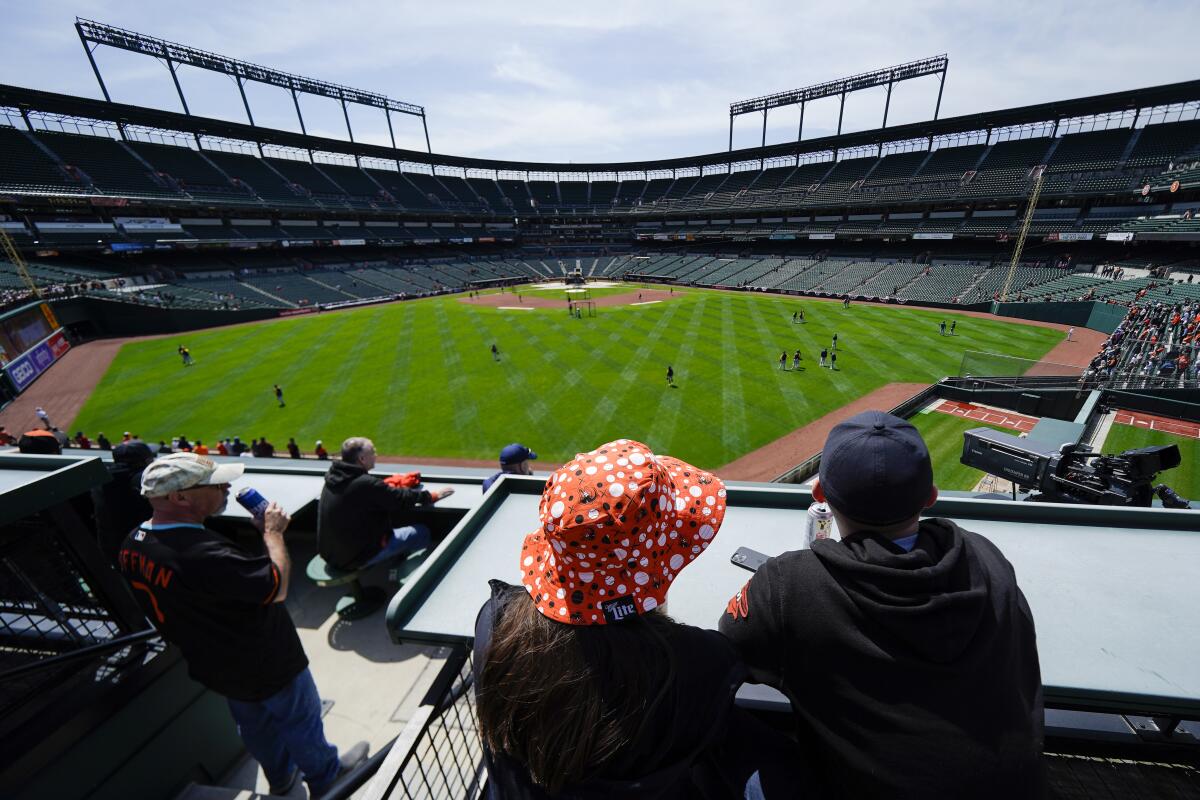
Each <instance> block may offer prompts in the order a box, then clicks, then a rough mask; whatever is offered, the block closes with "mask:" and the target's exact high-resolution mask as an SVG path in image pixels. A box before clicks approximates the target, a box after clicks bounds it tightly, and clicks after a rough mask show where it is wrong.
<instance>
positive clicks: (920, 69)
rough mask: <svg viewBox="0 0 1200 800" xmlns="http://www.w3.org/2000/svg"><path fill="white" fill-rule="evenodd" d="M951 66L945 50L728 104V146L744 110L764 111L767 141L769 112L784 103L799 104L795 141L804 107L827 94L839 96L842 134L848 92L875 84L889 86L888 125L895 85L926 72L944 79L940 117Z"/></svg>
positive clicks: (936, 108) (798, 137)
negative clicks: (832, 79)
mask: <svg viewBox="0 0 1200 800" xmlns="http://www.w3.org/2000/svg"><path fill="white" fill-rule="evenodd" d="M949 67H950V58H949V56H947V55H946V54H945V53H943V54H941V55H939V56H933V57H932V58H922V59H920V60H919V61H910V62H908V63H907V64H897V65H896V66H894V67H884V68H883V69H877V70H873V71H871V72H863V73H861V74H859V75H851V76H850V77H849V78H838V79H837V80H834V81H826V82H825V83H818V84H816V85H814V86H807V87H805V88H803V89H793V90H791V91H788V92H776V93H775V94H768V95H763V96H762V97H755V98H753V99H751V100H742V101H740V102H737V103H730V104H729V150H730V152H732V151H733V120H734V119H735V118H736V117H740V116H741V115H743V114H754V113H761V114H762V115H763V124H762V146H763V147H766V144H767V114H768V113H769V112H770V111H771V109H773V108H782V107H784V106H796V105H798V106H800V128H799V130H798V131H797V133H796V141H797V142H798V141H800V140H801V139H803V138H804V107H805V105H807V104H808V103H811V102H813V101H814V100H820V99H822V98H825V97H840V98H841V106H840V108H839V110H838V129H837V135H838V136H841V135H842V117H843V115H844V113H845V111H846V95H847V94H850V93H851V92H858V91H861V90H863V89H871V88H874V87H876V86H886V87H887V101H886V102H885V103H884V106H883V125H881V126H880V127H881V128H886V127H887V117H888V109H889V108H890V107H891V105H892V86H893V85H895V84H897V83H900V82H901V81H910V80H913V79H915V78H923V77H925V76H926V75H940V76H941V82H940V84H939V85H938V96H937V103H936V104H935V105H934V108H933V118H934V119H935V120H936V119H937V118H938V112H939V111H941V108H942V90H943V89H945V88H946V71H947V70H948V69H949Z"/></svg>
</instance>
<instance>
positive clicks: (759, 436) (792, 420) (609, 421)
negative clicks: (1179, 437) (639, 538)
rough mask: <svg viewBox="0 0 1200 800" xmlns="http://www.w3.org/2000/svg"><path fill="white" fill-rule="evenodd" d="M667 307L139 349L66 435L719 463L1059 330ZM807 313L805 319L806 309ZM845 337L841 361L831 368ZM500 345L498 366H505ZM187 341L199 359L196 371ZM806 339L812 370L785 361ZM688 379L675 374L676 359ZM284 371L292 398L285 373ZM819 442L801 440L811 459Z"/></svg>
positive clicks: (436, 315)
mask: <svg viewBox="0 0 1200 800" xmlns="http://www.w3.org/2000/svg"><path fill="white" fill-rule="evenodd" d="M676 295H677V296H676V298H675V299H673V300H671V301H669V302H665V303H661V304H655V305H648V306H639V307H606V308H602V309H599V310H598V314H597V316H596V317H595V318H586V317H585V318H584V319H582V320H576V319H572V318H570V317H568V316H567V314H566V313H565V312H563V311H561V310H559V309H542V310H533V311H503V310H500V309H495V308H483V307H479V306H472V305H468V304H465V303H461V302H459V301H458V299H457V298H454V297H442V298H430V299H427V300H419V301H410V302H406V303H396V304H389V305H381V306H373V307H369V308H363V309H358V310H353V311H345V312H338V313H331V314H321V315H313V316H305V317H295V318H291V319H286V320H279V321H275V322H269V323H262V324H256V325H246V326H238V327H231V328H225V329H220V330H212V331H206V332H196V333H189V334H181V335H178V336H170V337H167V338H162V339H156V340H147V341H140V342H134V343H130V344H127V345H125V346H124V347H123V348H122V349H121V351H120V353H119V354H118V355H117V358H116V359H115V360H114V362H113V364H112V365H111V367H110V368H109V370H108V372H107V373H106V374H105V376H104V378H103V379H102V380H101V382H100V384H99V386H98V387H97V389H96V390H95V392H93V394H92V396H91V397H90V398H89V399H88V401H87V403H86V404H85V406H84V408H83V409H82V411H81V412H80V414H79V416H78V418H77V419H76V420H75V421H74V422H72V424H71V430H72V431H75V430H84V431H87V432H88V433H89V434H91V435H93V436H94V435H95V433H96V432H97V431H105V432H107V433H108V434H109V435H110V436H111V435H113V433H114V432H116V433H119V432H120V431H125V430H135V431H137V432H138V433H140V434H141V436H142V437H143V438H145V439H150V440H154V441H157V440H159V439H168V438H170V437H172V436H178V435H180V434H183V435H186V436H188V437H189V438H192V439H194V438H196V437H199V438H200V439H202V440H205V441H211V440H213V439H216V438H218V437H224V436H233V435H239V436H241V437H242V438H243V439H244V440H245V439H248V438H250V437H257V436H262V435H266V436H267V437H269V438H270V439H271V441H272V442H273V443H274V444H275V445H276V447H277V448H279V449H282V445H283V443H284V442H286V441H287V438H288V437H289V436H295V437H296V439H297V441H298V442H300V443H301V444H302V447H303V449H304V450H305V451H306V452H310V451H311V449H312V446H313V441H314V440H316V439H323V440H324V441H325V443H326V446H327V447H330V449H335V448H336V446H337V444H338V443H340V442H341V440H342V439H343V438H345V437H347V436H351V435H367V436H370V437H372V438H373V439H374V440H375V441H376V443H377V445H378V448H379V451H380V452H381V453H385V454H392V455H409V456H442V457H455V458H485V459H493V458H495V457H496V454H497V453H498V452H499V450H500V448H501V447H502V446H503V445H505V444H508V443H509V442H512V441H521V442H524V443H525V444H528V445H529V446H531V447H533V448H534V449H535V450H537V451H538V453H539V454H541V456H542V459H543V460H544V461H563V460H566V459H568V458H570V456H572V455H574V453H575V452H577V451H578V450H586V449H590V448H592V447H594V446H595V445H597V444H600V443H602V442H604V441H607V440H609V439H615V438H619V437H632V438H637V439H640V440H642V441H644V442H646V443H647V444H649V445H650V446H651V447H652V448H653V449H654V450H655V451H657V452H663V453H670V454H672V455H676V456H679V457H681V458H686V459H689V460H691V461H693V462H694V463H696V464H698V465H701V466H705V467H710V468H712V467H718V466H720V465H722V464H725V463H728V462H729V461H731V460H733V459H734V458H736V457H738V456H740V455H743V454H745V453H747V452H749V451H751V450H753V449H755V448H758V447H761V446H762V445H765V444H767V443H768V442H770V441H772V440H774V439H776V438H778V437H780V436H783V435H784V434H786V433H788V432H789V431H791V430H794V429H795V428H798V427H800V426H802V425H804V424H806V423H808V422H811V421H812V420H814V419H817V418H818V417H820V416H822V415H823V414H826V413H828V412H830V411H833V410H834V409H836V408H838V407H840V406H842V405H844V404H846V403H848V402H850V401H851V400H854V399H855V398H857V397H859V396H861V395H863V394H864V393H866V392H870V391H872V390H874V389H877V388H879V387H880V386H882V385H884V384H886V383H890V382H894V381H906V382H933V381H936V380H938V379H940V378H942V377H944V376H946V375H952V374H956V370H957V368H958V364H959V362H960V360H961V358H962V353H963V352H964V351H967V350H984V351H990V352H1000V353H1011V354H1014V355H1018V354H1019V355H1022V356H1026V357H1032V358H1038V357H1041V356H1042V355H1044V354H1045V353H1046V352H1047V351H1048V350H1049V349H1050V348H1051V347H1052V346H1053V345H1054V344H1056V343H1057V342H1059V341H1060V340H1061V339H1062V336H1063V335H1062V333H1060V332H1059V331H1056V330H1053V329H1048V328H1042V327H1033V326H1028V325H1023V324H1020V323H1016V322H999V321H993V320H986V319H978V318H970V317H959V325H958V330H957V333H958V335H957V336H954V337H943V336H939V335H938V332H937V323H938V321H939V320H941V319H944V318H947V317H949V316H953V315H950V314H947V313H946V312H943V311H927V310H921V309H917V308H908V307H897V306H882V305H869V304H866V303H860V304H855V305H853V306H851V307H850V308H849V309H843V308H842V307H841V306H840V305H839V304H836V303H824V302H812V301H800V300H797V299H793V298H785V297H779V296H774V295H760V294H752V293H745V294H742V293H731V292H712V291H690V292H676ZM797 308H804V310H805V312H806V315H807V318H808V323H807V324H804V325H797V324H792V322H791V316H792V312H793V311H794V310H796V309H797ZM834 332H837V333H838V334H839V338H838V366H839V367H840V369H839V370H838V371H836V372H834V371H831V370H828V369H820V368H818V367H817V353H818V351H819V350H820V349H821V347H823V346H827V345H828V343H829V340H830V337H831V336H832V335H833V333H834ZM493 342H495V343H497V344H498V346H499V348H500V352H501V353H502V361H501V362H500V363H494V362H493V361H492V357H491V354H490V352H489V347H490V346H491V344H492V343H493ZM180 344H186V345H187V346H188V347H189V348H190V349H191V352H192V355H193V357H194V358H195V359H196V365H195V366H192V367H186V368H185V367H182V366H181V365H180V360H179V357H178V356H177V355H176V352H175V350H176V348H177V347H178V346H179V345H180ZM796 348H800V349H801V350H802V352H803V355H804V361H803V364H804V366H805V367H806V369H805V370H804V371H800V372H793V371H790V370H789V371H787V372H783V371H780V370H779V369H778V367H777V360H778V357H779V353H780V351H782V350H784V349H786V350H788V352H789V354H790V353H791V352H792V351H794V350H795V349H796ZM668 364H671V365H673V366H674V368H675V375H676V382H677V384H678V388H675V389H670V388H667V386H666V381H665V379H664V375H665V372H666V368H667V365H668ZM274 383H279V384H281V385H282V386H283V389H284V392H285V399H286V401H287V407H286V408H277V407H276V404H275V399H274V397H273V395H272V391H271V385H272V384H274ZM805 455H807V454H805V453H797V460H800V459H802V458H803V457H804V456H805Z"/></svg>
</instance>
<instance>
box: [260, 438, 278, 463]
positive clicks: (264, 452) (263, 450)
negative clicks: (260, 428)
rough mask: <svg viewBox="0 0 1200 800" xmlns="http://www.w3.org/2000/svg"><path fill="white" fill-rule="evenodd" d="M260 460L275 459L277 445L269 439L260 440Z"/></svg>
mask: <svg viewBox="0 0 1200 800" xmlns="http://www.w3.org/2000/svg"><path fill="white" fill-rule="evenodd" d="M258 452H259V458H274V457H275V445H273V444H271V443H270V442H268V441H267V437H265V436H264V437H262V438H261V439H259V440H258Z"/></svg>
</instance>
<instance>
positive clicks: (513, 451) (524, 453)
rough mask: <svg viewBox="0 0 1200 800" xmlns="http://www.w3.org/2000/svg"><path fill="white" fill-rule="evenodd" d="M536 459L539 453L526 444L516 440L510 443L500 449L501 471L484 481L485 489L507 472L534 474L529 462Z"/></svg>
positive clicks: (511, 473) (512, 473)
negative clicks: (518, 442)
mask: <svg viewBox="0 0 1200 800" xmlns="http://www.w3.org/2000/svg"><path fill="white" fill-rule="evenodd" d="M536 460H537V453H535V452H533V451H532V450H530V449H529V448H528V447H526V446H525V445H523V444H517V443H515V442H514V443H513V444H510V445H508V446H507V447H505V448H504V449H503V450H501V451H500V471H499V472H497V473H496V474H495V475H493V476H492V477H490V478H488V479H487V480H486V481H484V482H483V491H485V492H486V491H487V490H488V489H490V488H491V486H492V484H493V483H495V482H496V481H498V480H499V479H500V476H501V475H503V474H504V473H506V472H507V473H508V474H510V475H532V474H533V468H532V467H530V466H529V462H530V461H536Z"/></svg>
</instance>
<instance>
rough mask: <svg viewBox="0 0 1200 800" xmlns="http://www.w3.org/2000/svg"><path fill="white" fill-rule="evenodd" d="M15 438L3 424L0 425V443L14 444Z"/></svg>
mask: <svg viewBox="0 0 1200 800" xmlns="http://www.w3.org/2000/svg"><path fill="white" fill-rule="evenodd" d="M16 443H17V440H16V439H14V438H13V435H12V434H11V433H9V432H8V431H7V430H6V429H5V427H4V426H3V425H0V445H14V444H16Z"/></svg>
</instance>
